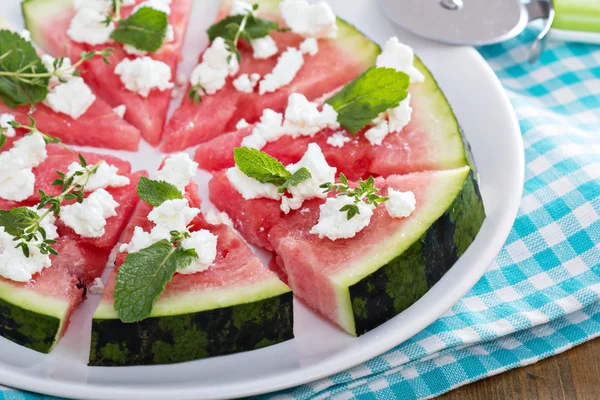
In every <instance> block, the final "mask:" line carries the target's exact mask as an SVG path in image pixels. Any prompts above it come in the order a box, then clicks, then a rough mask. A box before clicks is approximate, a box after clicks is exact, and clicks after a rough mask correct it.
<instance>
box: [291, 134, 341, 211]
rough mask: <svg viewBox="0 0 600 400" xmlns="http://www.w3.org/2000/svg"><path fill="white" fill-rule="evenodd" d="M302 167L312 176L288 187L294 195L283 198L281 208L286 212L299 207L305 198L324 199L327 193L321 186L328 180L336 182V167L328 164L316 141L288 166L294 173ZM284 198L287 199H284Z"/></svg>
mask: <svg viewBox="0 0 600 400" xmlns="http://www.w3.org/2000/svg"><path fill="white" fill-rule="evenodd" d="M300 168H306V169H307V170H308V172H310V174H311V178H310V179H308V180H306V181H304V182H301V183H299V184H298V185H295V186H290V187H288V188H287V191H288V192H289V193H290V194H291V195H292V197H291V199H290V198H288V197H284V198H282V203H281V210H282V211H283V212H284V213H286V214H287V213H289V212H290V209H291V210H297V209H299V208H300V207H301V206H302V203H303V202H304V201H305V200H310V199H314V198H321V199H324V198H325V197H327V194H326V193H323V189H322V188H321V187H320V186H321V185H322V184H324V183H327V182H334V180H335V172H336V168H335V167H330V166H329V164H327V160H325V156H324V155H323V152H322V151H321V148H320V147H319V145H318V144H316V143H311V144H309V145H308V149H307V150H306V153H304V156H302V158H301V159H300V161H298V162H297V163H296V164H290V165H288V166H287V167H286V169H287V170H288V171H290V172H291V173H292V174H293V173H295V172H296V171H298V170H299V169H300ZM284 199H287V200H285V201H284Z"/></svg>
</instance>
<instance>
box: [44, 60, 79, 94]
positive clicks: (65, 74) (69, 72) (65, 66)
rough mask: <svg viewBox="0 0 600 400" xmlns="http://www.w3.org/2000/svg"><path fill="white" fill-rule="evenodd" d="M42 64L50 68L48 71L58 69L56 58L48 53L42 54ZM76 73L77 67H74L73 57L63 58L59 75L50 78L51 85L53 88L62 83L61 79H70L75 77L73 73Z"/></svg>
mask: <svg viewBox="0 0 600 400" xmlns="http://www.w3.org/2000/svg"><path fill="white" fill-rule="evenodd" d="M41 58H42V64H44V67H46V69H47V70H48V72H54V71H56V69H55V68H54V61H55V60H56V59H55V58H54V57H52V56H49V55H48V54H44V55H42V57H41ZM74 73H75V68H73V67H72V64H71V59H70V58H69V57H65V58H63V61H62V65H61V66H60V67H59V69H58V75H55V76H52V77H51V78H50V82H49V86H50V87H51V88H52V87H54V86H56V85H58V84H60V83H61V81H63V82H65V81H69V80H71V79H73V74H74Z"/></svg>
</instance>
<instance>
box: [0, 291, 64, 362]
mask: <svg viewBox="0 0 600 400" xmlns="http://www.w3.org/2000/svg"><path fill="white" fill-rule="evenodd" d="M68 310H69V304H68V302H66V301H63V300H58V299H53V298H50V297H48V296H42V295H39V294H37V293H35V292H32V291H31V290H27V289H23V288H18V287H15V286H13V285H10V284H7V283H3V282H0V336H2V337H4V338H6V339H8V340H10V341H12V342H14V343H17V344H19V345H21V346H24V347H27V348H30V349H32V350H35V351H39V352H41V353H49V352H50V351H52V349H53V348H54V346H56V343H57V342H58V340H59V339H60V336H61V333H62V332H63V328H64V324H65V321H66V316H67V313H68Z"/></svg>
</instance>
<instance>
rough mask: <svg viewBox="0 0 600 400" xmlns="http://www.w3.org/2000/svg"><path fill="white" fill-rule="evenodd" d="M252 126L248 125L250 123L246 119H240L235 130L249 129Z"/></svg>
mask: <svg viewBox="0 0 600 400" xmlns="http://www.w3.org/2000/svg"><path fill="white" fill-rule="evenodd" d="M249 126H250V124H249V123H248V121H246V120H245V119H244V118H242V119H240V120H239V121H238V122H237V124H235V129H238V130H239V129H244V128H247V127H249Z"/></svg>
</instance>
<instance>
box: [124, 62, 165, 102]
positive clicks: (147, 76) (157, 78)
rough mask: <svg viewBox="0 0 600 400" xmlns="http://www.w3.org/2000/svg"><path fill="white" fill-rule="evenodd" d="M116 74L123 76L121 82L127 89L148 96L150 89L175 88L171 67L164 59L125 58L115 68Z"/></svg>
mask: <svg viewBox="0 0 600 400" xmlns="http://www.w3.org/2000/svg"><path fill="white" fill-rule="evenodd" d="M115 74H117V75H119V76H120V77H121V82H123V85H125V88H126V89H127V90H130V91H132V92H136V93H138V94H139V95H140V96H142V97H148V94H150V91H151V90H153V89H158V90H160V91H163V90H168V89H171V88H173V86H174V84H173V83H172V82H171V81H170V80H171V68H169V66H168V65H167V64H165V63H164V62H162V61H157V60H154V59H152V58H150V57H140V58H136V59H135V60H130V59H128V58H125V59H123V61H121V62H120V63H119V64H118V65H117V67H116V68H115Z"/></svg>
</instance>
